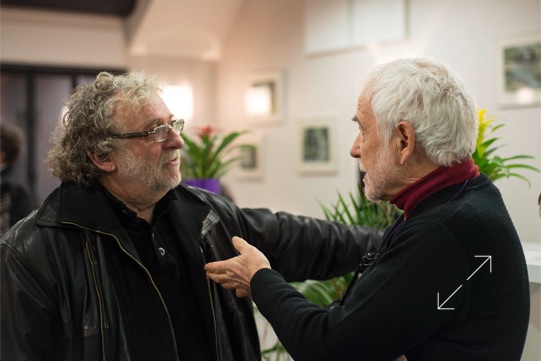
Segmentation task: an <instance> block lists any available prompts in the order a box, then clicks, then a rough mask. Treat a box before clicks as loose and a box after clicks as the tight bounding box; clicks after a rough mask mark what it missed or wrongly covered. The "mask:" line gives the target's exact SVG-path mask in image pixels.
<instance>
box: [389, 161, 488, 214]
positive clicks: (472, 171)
mask: <svg viewBox="0 0 541 361" xmlns="http://www.w3.org/2000/svg"><path fill="white" fill-rule="evenodd" d="M477 176H479V171H478V167H477V166H476V165H475V164H474V163H473V159H470V160H469V161H466V162H463V163H459V164H455V165H452V166H450V167H444V166H442V167H439V168H437V169H435V170H434V171H432V172H430V173H429V174H427V175H425V176H424V177H422V178H421V179H419V180H417V181H415V182H414V183H412V184H410V185H408V186H406V187H405V188H403V189H402V190H401V191H400V192H398V193H397V194H396V195H395V196H394V197H393V198H391V200H390V203H392V204H395V205H396V206H397V207H398V208H400V209H402V210H403V211H404V219H407V217H408V215H409V214H410V213H411V211H412V210H413V209H414V208H415V207H416V206H417V204H419V202H421V201H422V200H423V199H425V198H426V197H428V196H429V195H431V194H433V193H435V192H437V191H439V190H441V189H443V188H446V187H448V186H450V185H453V184H457V183H462V182H465V181H466V180H469V179H473V178H475V177H477Z"/></svg>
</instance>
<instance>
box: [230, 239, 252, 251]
mask: <svg viewBox="0 0 541 361" xmlns="http://www.w3.org/2000/svg"><path fill="white" fill-rule="evenodd" d="M232 241H233V245H234V246H235V248H236V249H237V251H239V253H240V254H243V253H244V251H246V247H247V246H248V242H246V241H245V240H244V239H242V238H240V237H237V236H234V237H233V239H232Z"/></svg>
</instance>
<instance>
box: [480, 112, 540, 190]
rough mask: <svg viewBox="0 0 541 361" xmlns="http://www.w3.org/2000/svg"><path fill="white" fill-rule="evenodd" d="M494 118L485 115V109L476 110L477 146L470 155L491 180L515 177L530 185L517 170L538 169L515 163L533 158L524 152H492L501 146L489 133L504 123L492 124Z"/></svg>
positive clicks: (536, 170) (535, 170)
mask: <svg viewBox="0 0 541 361" xmlns="http://www.w3.org/2000/svg"><path fill="white" fill-rule="evenodd" d="M494 120H495V118H494V117H493V116H491V115H487V113H486V109H480V110H479V111H478V121H479V132H478V135H477V146H476V148H475V152H474V153H473V156H472V157H473V161H474V163H475V164H476V165H477V166H478V167H479V172H480V173H484V174H486V176H487V177H488V178H489V179H490V180H492V181H493V182H494V181H496V180H498V179H500V178H504V177H506V178H509V177H515V178H520V179H522V180H524V181H525V182H526V183H528V185H530V181H529V180H528V179H527V178H526V177H525V176H523V175H522V174H519V173H517V170H519V169H522V170H524V169H528V170H531V171H534V172H539V169H538V168H536V167H534V166H531V165H528V164H524V163H517V162H516V161H517V160H525V159H530V160H531V159H535V158H534V157H532V156H530V155H524V154H519V155H515V156H512V157H506V158H502V157H500V156H498V155H496V154H494V152H496V151H497V150H498V149H500V148H501V146H498V145H496V144H495V143H496V141H497V140H498V138H497V137H491V135H492V134H493V133H494V132H495V131H496V130H498V129H500V128H501V127H503V126H504V124H498V125H495V124H493V122H494Z"/></svg>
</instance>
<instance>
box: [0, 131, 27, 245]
mask: <svg viewBox="0 0 541 361" xmlns="http://www.w3.org/2000/svg"><path fill="white" fill-rule="evenodd" d="M23 141H24V138H23V133H22V130H21V129H20V128H18V127H16V126H14V125H10V124H0V148H1V151H0V169H1V181H0V185H1V189H2V195H1V198H0V236H2V235H4V233H6V231H7V230H8V229H9V228H10V227H11V226H12V225H14V224H15V223H17V222H18V221H19V220H20V219H22V218H23V217H25V216H26V215H28V213H30V211H32V209H33V203H32V197H31V196H30V193H29V192H28V189H27V187H26V185H25V184H24V183H23V182H22V180H21V178H20V177H19V174H17V171H16V169H15V167H14V165H15V162H16V161H17V159H18V157H19V154H20V152H21V148H22V146H23Z"/></svg>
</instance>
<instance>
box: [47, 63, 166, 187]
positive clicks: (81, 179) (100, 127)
mask: <svg viewBox="0 0 541 361" xmlns="http://www.w3.org/2000/svg"><path fill="white" fill-rule="evenodd" d="M159 91H160V85H159V83H158V81H157V79H156V78H155V77H150V76H147V75H146V74H144V73H128V74H123V75H113V74H110V73H107V72H102V73H100V74H98V76H97V77H96V80H95V81H94V83H92V84H81V85H79V86H78V87H77V88H76V89H75V91H74V92H73V94H72V96H71V97H70V99H69V100H68V102H67V104H66V107H67V112H66V114H65V115H64V118H63V124H62V125H59V126H58V127H57V128H56V130H55V131H54V133H53V135H52V137H51V143H52V145H51V149H50V151H49V154H48V157H47V163H48V165H49V168H50V169H51V172H52V174H53V175H55V176H56V177H58V178H60V180H61V181H63V182H70V183H75V184H77V185H79V186H90V185H92V184H94V183H96V182H97V180H98V178H99V177H100V175H101V174H102V170H101V169H99V168H98V167H96V166H95V165H94V164H93V163H92V161H91V160H90V158H89V156H88V155H87V152H91V153H94V154H95V155H96V156H97V157H98V158H99V159H101V160H106V159H108V157H109V155H110V154H111V152H112V151H113V150H114V149H115V147H116V146H117V144H118V141H116V140H115V139H112V138H110V136H111V134H113V133H114V132H116V131H118V129H114V128H115V126H114V123H113V122H112V120H113V119H114V117H115V115H116V114H117V113H118V111H119V110H120V109H122V110H123V113H124V114H126V113H128V114H137V113H138V112H139V111H140V110H142V109H143V108H144V107H145V106H146V105H147V104H148V101H149V100H150V99H151V97H152V96H154V95H155V94H157V93H158V92H159Z"/></svg>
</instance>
